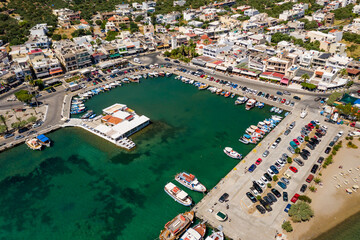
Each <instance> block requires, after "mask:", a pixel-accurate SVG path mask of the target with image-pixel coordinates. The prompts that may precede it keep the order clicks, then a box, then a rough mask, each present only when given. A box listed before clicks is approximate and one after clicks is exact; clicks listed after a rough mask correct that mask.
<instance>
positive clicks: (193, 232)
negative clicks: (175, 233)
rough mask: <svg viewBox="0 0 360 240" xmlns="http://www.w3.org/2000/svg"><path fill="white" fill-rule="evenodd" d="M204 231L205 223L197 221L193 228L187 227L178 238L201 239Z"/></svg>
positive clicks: (181, 239)
mask: <svg viewBox="0 0 360 240" xmlns="http://www.w3.org/2000/svg"><path fill="white" fill-rule="evenodd" d="M205 233H206V225H205V223H199V224H197V225H196V226H195V227H193V228H189V229H188V230H187V231H186V232H185V233H184V234H183V235H182V236H181V237H180V240H201V239H202V238H203V237H204V236H205Z"/></svg>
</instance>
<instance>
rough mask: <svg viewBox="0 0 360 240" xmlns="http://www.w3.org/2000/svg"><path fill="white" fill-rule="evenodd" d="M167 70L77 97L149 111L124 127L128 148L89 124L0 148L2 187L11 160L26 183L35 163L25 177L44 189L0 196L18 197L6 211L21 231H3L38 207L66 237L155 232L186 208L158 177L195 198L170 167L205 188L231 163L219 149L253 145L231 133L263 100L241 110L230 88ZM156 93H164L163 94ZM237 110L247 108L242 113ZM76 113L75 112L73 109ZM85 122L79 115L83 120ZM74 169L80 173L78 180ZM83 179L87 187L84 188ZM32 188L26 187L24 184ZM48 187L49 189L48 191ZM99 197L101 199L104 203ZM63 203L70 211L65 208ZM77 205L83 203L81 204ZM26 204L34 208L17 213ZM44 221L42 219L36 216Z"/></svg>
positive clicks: (152, 235)
mask: <svg viewBox="0 0 360 240" xmlns="http://www.w3.org/2000/svg"><path fill="white" fill-rule="evenodd" d="M174 78H175V76H172V77H168V78H167V77H162V78H160V77H158V78H148V79H145V80H143V81H141V82H140V84H128V85H126V87H117V88H114V89H112V90H111V91H108V92H106V93H101V94H98V95H95V96H94V97H92V98H91V99H89V100H88V101H87V102H86V104H85V105H86V106H87V108H88V109H91V110H93V111H94V112H95V113H97V114H100V115H101V113H102V110H103V109H105V108H107V107H109V106H111V105H112V104H114V103H116V102H118V103H126V105H127V106H129V107H131V109H134V110H136V112H137V113H141V114H143V115H145V116H147V117H149V118H150V119H151V121H152V124H150V125H149V126H147V127H146V128H145V129H143V130H141V132H140V133H136V134H134V135H133V136H132V137H131V138H132V139H133V141H134V142H136V144H137V148H135V149H134V151H131V152H127V151H122V150H119V148H118V147H117V146H115V145H114V144H113V143H111V142H109V141H104V140H103V139H102V138H100V137H99V138H98V137H94V134H93V133H90V132H88V131H84V130H83V129H81V128H67V127H66V128H64V129H60V130H58V131H55V132H52V133H48V134H46V136H48V137H49V138H50V139H51V140H52V141H53V146H52V147H51V148H46V149H45V150H44V151H42V152H40V151H29V150H27V146H26V145H25V144H23V145H20V146H19V147H16V148H12V149H10V150H8V151H5V152H3V153H2V156H3V157H4V158H3V159H15V160H13V161H10V162H8V161H7V162H5V161H0V165H1V167H2V169H3V170H1V171H0V173H1V172H2V173H1V174H0V176H1V179H2V181H3V185H2V188H1V190H2V191H4V192H12V191H17V189H18V188H19V186H17V185H14V184H9V183H8V181H12V180H11V179H14V176H15V175H17V174H20V172H18V171H13V172H11V173H8V172H7V171H5V169H18V168H17V167H18V166H19V165H20V164H21V165H26V167H23V168H21V169H22V172H21V175H22V176H24V177H25V178H24V180H23V181H24V184H25V185H26V186H29V187H30V188H31V189H32V187H31V183H30V182H29V181H30V179H29V178H27V177H26V176H33V175H34V174H37V172H38V174H37V177H36V178H35V179H36V181H39V182H38V183H37V184H36V185H38V187H40V188H42V189H48V190H47V192H45V193H44V195H42V196H34V197H33V198H31V200H30V199H29V200H25V202H23V203H22V204H19V200H20V199H19V196H21V194H20V195H16V196H15V195H12V194H10V195H6V196H2V197H1V200H2V202H13V203H14V204H16V205H17V206H24V208H23V207H18V208H16V209H17V210H16V211H15V213H13V215H14V218H13V219H14V221H21V222H22V227H23V229H24V231H22V232H16V231H14V232H12V235H13V236H14V237H16V238H20V237H28V236H29V237H30V235H29V234H30V232H29V230H28V229H30V224H31V225H32V226H34V225H35V226H38V227H37V228H39V226H40V225H42V224H44V223H41V218H40V216H42V215H44V214H45V213H46V212H48V215H49V217H51V219H52V225H53V226H57V227H58V228H59V230H57V231H55V232H56V233H57V234H58V235H59V237H60V238H62V239H64V238H66V237H67V234H66V233H65V232H68V233H69V234H72V236H73V237H74V236H75V237H76V238H81V237H84V236H89V234H93V236H98V237H94V239H98V238H100V237H99V236H102V237H109V236H110V235H108V234H107V233H105V232H104V231H103V229H108V230H107V231H108V232H109V233H111V234H115V235H116V236H120V237H121V238H129V237H130V238H134V239H140V240H141V239H144V240H145V239H156V238H157V237H158V236H159V233H160V230H161V229H163V227H164V225H165V224H166V222H168V221H170V220H171V219H173V218H174V217H175V216H177V215H178V214H179V213H183V212H186V211H189V207H185V206H182V205H181V204H179V203H177V202H175V201H174V200H173V199H172V198H171V197H169V196H168V195H167V194H166V193H165V192H164V186H165V185H166V184H167V183H168V182H170V181H171V182H172V183H174V184H175V185H176V186H178V187H179V188H181V189H182V190H183V191H185V192H186V193H187V194H188V195H189V196H190V197H191V198H192V200H193V202H194V203H195V204H196V203H198V202H200V201H201V199H202V198H203V197H204V195H203V193H201V192H196V191H193V190H190V189H188V188H187V187H185V186H183V185H182V184H180V183H179V182H177V181H176V180H175V176H176V175H177V174H178V173H180V172H182V171H185V172H187V173H190V174H193V175H194V176H196V178H198V179H199V181H200V182H201V184H203V185H204V186H205V187H206V189H209V190H210V189H212V188H213V187H214V186H215V185H216V184H217V183H218V182H219V181H220V180H221V179H222V178H223V176H225V175H226V174H227V173H228V172H229V171H230V170H231V169H233V167H234V166H235V165H236V164H238V160H236V159H231V158H229V157H227V156H226V155H225V154H224V152H223V149H224V148H225V147H226V146H231V147H233V148H234V149H236V151H238V152H239V153H241V154H242V155H243V156H246V155H247V153H248V152H249V151H251V149H252V148H253V146H252V145H245V144H243V143H241V142H239V137H240V136H241V135H242V134H243V133H244V131H245V130H246V128H247V127H249V126H251V125H254V124H256V123H258V122H260V121H263V120H264V118H270V117H271V116H272V115H274V113H271V112H270V109H271V107H269V106H267V105H265V106H264V108H263V109H260V108H253V109H252V110H250V111H246V110H245V108H244V107H239V106H236V105H235V104H234V102H235V100H236V98H235V97H234V98H231V96H230V97H228V98H225V97H219V96H215V95H213V94H211V93H210V92H209V91H199V90H198V89H197V88H196V87H193V86H189V85H187V84H183V83H182V82H181V81H177V80H174ZM139 96H141V99H139ZM164 99H167V101H166V103H164ZM194 103H196V104H194ZM190 113H191V114H190ZM194 113H195V114H194ZM244 115H246V116H247V117H246V118H244V117H243V116H244ZM80 116H81V115H80ZM94 119H95V118H94ZM71 121H72V120H71ZM77 121H81V118H80V119H79V120H77ZM85 123H86V124H89V123H90V121H89V122H85ZM204 124H206V125H207V128H206V129H204V128H203V125H204ZM205 139H206V141H204V140H205ZM64 149H66V151H64ZM23 151H26V152H27V155H26V157H25V156H22V155H21V153H22V152H23ZM184 152H186V154H184ZM242 161H243V160H242ZM205 166H206V167H205ZM65 169H69V170H71V171H69V170H66V171H65ZM49 171H51V172H52V173H51V175H48V174H47V172H49ZM60 173H61V174H60ZM58 174H60V175H58ZM55 176H57V177H55ZM77 176H82V177H81V178H82V180H81V182H79V180H78V177H77ZM6 178H9V180H5V179H6ZM43 178H47V179H48V180H47V183H46V182H43V181H41V179H43ZM124 179H126V183H125V184H124ZM91 182H97V183H98V184H97V187H91V186H92V184H91ZM68 183H71V184H68ZM34 184H35V183H34ZM52 185H53V186H52ZM83 186H88V187H86V188H85V189H84V187H83ZM65 189H67V190H65ZM35 191H36V190H35V189H34V190H32V191H31V194H33V193H35ZM60 192H76V193H77V194H76V195H77V196H78V197H77V199H73V198H70V197H67V195H69V194H66V195H63V194H59V193H60ZM110 192H112V193H111V194H110ZM126 193H132V194H126ZM70 195H71V194H70ZM52 196H59V197H56V198H55V199H54V197H52ZM94 196H98V197H96V198H94ZM150 196H152V197H150ZM153 196H154V197H153ZM115 199H116V201H115ZM49 201H51V202H52V203H53V204H52V206H50V205H49V204H47V203H48V202H49ZM84 203H86V204H84ZM159 203H161V204H159ZM39 204H40V205H44V206H49V207H45V208H43V209H41V210H40V211H39V209H37V208H36V206H37V205H39ZM108 204H110V205H111V210H110V208H109V206H108ZM73 205H75V206H77V209H79V211H75V212H74V211H73V210H71V209H72V207H71V206H73ZM25 206H26V209H25ZM10 208H11V206H7V207H5V208H4V210H3V213H4V214H5V213H7V212H8V211H10ZM63 208H64V209H65V210H63V211H61V214H60V212H58V211H57V210H56V209H63ZM85 208H86V209H88V210H87V211H82V210H81V209H85ZM11 209H12V208H11ZM12 211H13V210H12ZM115 211H116V212H119V213H120V215H117V213H116V212H115ZM35 212H36V213H37V214H36V216H35V217H33V218H31V219H29V218H27V217H26V216H27V215H31V214H33V213H35ZM70 212H72V214H71V216H70V215H69V214H70ZM90 212H96V216H97V217H96V218H97V220H96V221H94V220H92V219H93V217H91V216H90V215H89V214H90ZM124 214H127V215H128V216H132V217H131V218H127V219H124V218H123V217H121V216H123V215H124ZM3 216H4V215H1V214H0V219H1V218H2V217H3ZM37 216H38V217H37ZM64 216H66V219H67V221H68V222H72V223H73V224H70V225H69V226H68V227H67V228H66V229H67V230H66V231H64V228H63V227H62V226H63V224H62V222H63V221H64ZM199 216H200V215H199ZM107 218H114V219H116V225H111V224H110V223H109V222H108V220H107ZM85 219H86V221H87V226H90V227H91V231H90V232H89V230H88V227H87V226H85V225H83V224H82V223H83V222H84V221H85ZM14 221H10V222H9V221H8V220H7V223H8V224H10V225H13V224H14ZM144 222H147V223H149V224H147V225H146V226H145V227H144V228H143V229H142V230H141V231H139V228H138V226H139V224H142V225H143V223H144ZM0 224H1V221H0ZM109 224H110V225H109ZM45 226H48V224H47V223H45ZM109 226H110V227H109ZM120 226H121V227H120ZM124 226H126V227H125V228H124ZM42 229H44V230H43V231H39V233H38V234H35V235H33V236H32V238H37V239H43V238H42V236H47V234H46V232H47V230H46V228H42ZM49 229H50V228H49ZM100 229H101V230H100ZM208 232H209V233H210V234H211V231H208ZM49 234H50V232H49ZM51 234H52V235H53V234H54V231H51ZM74 234H75V235H74Z"/></svg>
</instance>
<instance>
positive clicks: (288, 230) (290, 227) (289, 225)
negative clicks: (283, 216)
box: [281, 221, 293, 232]
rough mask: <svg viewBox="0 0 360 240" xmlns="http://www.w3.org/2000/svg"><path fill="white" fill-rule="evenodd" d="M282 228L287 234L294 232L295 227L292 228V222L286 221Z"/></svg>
mask: <svg viewBox="0 0 360 240" xmlns="http://www.w3.org/2000/svg"><path fill="white" fill-rule="evenodd" d="M281 228H282V229H284V230H285V231H286V232H292V231H293V227H292V226H291V223H290V221H286V222H284V223H283V224H282V225H281Z"/></svg>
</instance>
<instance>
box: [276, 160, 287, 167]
mask: <svg viewBox="0 0 360 240" xmlns="http://www.w3.org/2000/svg"><path fill="white" fill-rule="evenodd" d="M276 162H277V163H278V164H280V165H281V166H282V167H283V166H285V163H286V162H284V161H282V160H281V159H278V160H277V161H276Z"/></svg>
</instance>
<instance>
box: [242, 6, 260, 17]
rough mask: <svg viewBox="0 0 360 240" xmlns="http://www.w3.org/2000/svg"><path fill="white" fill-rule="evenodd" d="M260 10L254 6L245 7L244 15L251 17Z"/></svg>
mask: <svg viewBox="0 0 360 240" xmlns="http://www.w3.org/2000/svg"><path fill="white" fill-rule="evenodd" d="M259 13H260V12H259V11H258V10H256V9H254V8H251V9H246V10H245V11H244V15H245V16H248V17H252V16H255V15H257V14H259Z"/></svg>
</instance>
